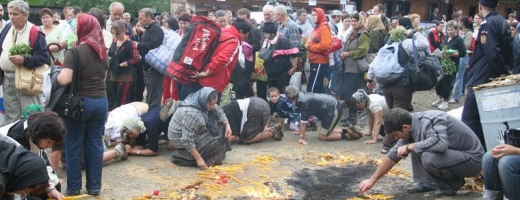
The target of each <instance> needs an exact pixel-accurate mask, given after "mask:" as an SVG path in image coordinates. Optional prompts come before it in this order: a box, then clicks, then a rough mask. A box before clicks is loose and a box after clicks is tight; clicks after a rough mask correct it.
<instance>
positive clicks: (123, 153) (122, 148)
mask: <svg viewBox="0 0 520 200" xmlns="http://www.w3.org/2000/svg"><path fill="white" fill-rule="evenodd" d="M115 150H116V151H117V153H119V155H118V156H117V158H116V159H117V160H126V158H128V153H127V152H126V149H125V146H123V143H119V144H118V145H117V146H116V147H115Z"/></svg>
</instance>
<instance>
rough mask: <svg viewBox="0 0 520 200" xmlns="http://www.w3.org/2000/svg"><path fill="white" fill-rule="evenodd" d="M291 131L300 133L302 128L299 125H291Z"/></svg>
mask: <svg viewBox="0 0 520 200" xmlns="http://www.w3.org/2000/svg"><path fill="white" fill-rule="evenodd" d="M289 129H291V131H300V127H299V126H298V124H296V123H293V122H291V123H289Z"/></svg>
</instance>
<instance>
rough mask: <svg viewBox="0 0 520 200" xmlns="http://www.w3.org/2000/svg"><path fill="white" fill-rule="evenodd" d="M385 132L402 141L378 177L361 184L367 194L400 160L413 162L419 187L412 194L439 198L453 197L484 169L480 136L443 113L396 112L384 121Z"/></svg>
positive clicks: (384, 162)
mask: <svg viewBox="0 0 520 200" xmlns="http://www.w3.org/2000/svg"><path fill="white" fill-rule="evenodd" d="M384 124H385V131H386V133H387V134H393V135H394V136H395V138H396V139H398V140H399V141H398V142H397V144H396V145H395V146H394V147H393V148H392V149H390V151H389V152H388V156H387V157H386V158H384V159H383V162H382V163H381V164H380V165H379V167H378V168H377V170H376V171H375V172H374V174H373V175H372V176H371V177H370V178H369V179H367V180H364V181H362V182H361V183H360V184H359V193H360V194H363V193H364V192H365V191H367V190H369V189H370V188H372V186H374V184H375V183H376V182H377V180H379V179H380V178H381V177H382V176H383V175H385V174H386V173H387V172H388V171H390V169H392V167H393V166H394V165H395V164H396V163H397V162H399V160H401V159H404V158H406V157H407V156H408V155H410V156H411V158H412V171H413V179H414V182H417V183H419V184H418V185H417V186H415V187H412V188H408V189H407V191H408V192H410V193H423V192H430V191H435V195H436V196H437V197H441V196H453V195H455V194H456V193H457V190H459V189H460V188H461V187H462V186H463V185H464V183H465V181H464V177H472V176H476V175H477V174H478V173H479V172H480V171H481V169H482V166H481V162H482V156H483V154H484V148H483V147H482V145H481V144H480V141H479V139H478V138H477V136H476V135H475V134H474V133H473V131H471V129H470V128H468V127H467V126H466V125H465V124H463V123H462V122H461V121H460V120H457V119H455V118H454V117H452V116H450V115H449V114H447V113H445V112H442V111H433V110H432V111H425V112H417V113H412V114H410V113H408V112H407V111H406V110H403V109H401V108H394V109H392V110H390V112H389V113H388V114H387V115H386V116H385V117H384Z"/></svg>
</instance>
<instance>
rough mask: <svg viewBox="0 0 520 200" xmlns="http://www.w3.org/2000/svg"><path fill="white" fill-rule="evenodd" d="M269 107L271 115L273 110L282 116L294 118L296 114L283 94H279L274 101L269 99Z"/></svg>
mask: <svg viewBox="0 0 520 200" xmlns="http://www.w3.org/2000/svg"><path fill="white" fill-rule="evenodd" d="M269 107H270V108H271V115H273V114H274V112H276V113H277V114H278V115H280V117H283V118H294V117H296V116H297V115H298V114H297V111H296V110H295V109H294V106H293V104H292V103H291V101H290V100H289V99H287V97H285V96H280V98H279V99H278V102H276V103H273V102H271V101H269Z"/></svg>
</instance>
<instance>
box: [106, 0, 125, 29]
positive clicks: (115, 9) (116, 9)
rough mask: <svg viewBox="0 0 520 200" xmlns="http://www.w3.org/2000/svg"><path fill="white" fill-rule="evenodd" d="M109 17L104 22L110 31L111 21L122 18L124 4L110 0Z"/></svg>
mask: <svg viewBox="0 0 520 200" xmlns="http://www.w3.org/2000/svg"><path fill="white" fill-rule="evenodd" d="M108 10H109V12H110V18H108V20H107V23H106V28H105V29H106V30H107V31H111V29H112V22H115V21H117V20H122V17H123V12H125V6H124V5H123V4H122V3H119V2H112V3H111V4H110V7H109V9H108Z"/></svg>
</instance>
